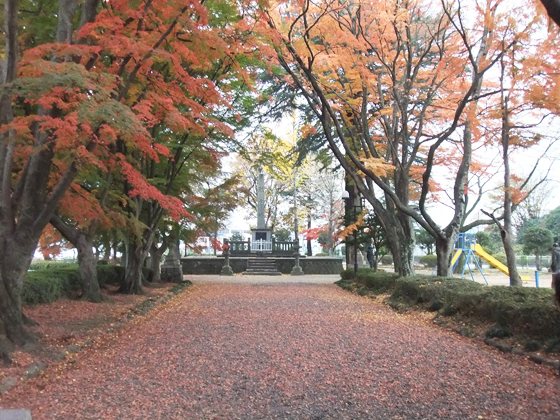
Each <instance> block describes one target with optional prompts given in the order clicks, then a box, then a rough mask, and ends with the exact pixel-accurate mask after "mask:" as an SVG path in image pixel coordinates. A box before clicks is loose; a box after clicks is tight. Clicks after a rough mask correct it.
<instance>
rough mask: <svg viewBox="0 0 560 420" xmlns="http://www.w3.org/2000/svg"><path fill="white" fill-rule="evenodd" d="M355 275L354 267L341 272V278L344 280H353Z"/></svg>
mask: <svg viewBox="0 0 560 420" xmlns="http://www.w3.org/2000/svg"><path fill="white" fill-rule="evenodd" d="M355 277H356V275H355V273H354V269H346V270H342V271H341V272H340V278H341V279H342V280H353V279H354V278H355Z"/></svg>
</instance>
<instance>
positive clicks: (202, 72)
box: [0, 0, 253, 344]
mask: <svg viewBox="0 0 560 420" xmlns="http://www.w3.org/2000/svg"><path fill="white" fill-rule="evenodd" d="M18 5H19V4H18V1H16V0H9V1H7V2H5V8H4V16H3V17H4V28H5V31H4V40H5V48H4V54H3V56H2V60H1V61H0V64H1V70H2V71H1V72H0V74H1V77H2V80H1V83H2V84H1V89H2V90H1V92H0V109H1V112H0V125H1V127H0V140H1V144H0V164H1V167H2V170H1V171H0V232H1V234H2V238H3V240H2V243H1V244H0V251H1V255H2V259H1V260H0V277H1V281H0V285H1V287H0V318H1V321H2V325H1V327H2V331H1V332H2V333H4V334H5V335H6V336H7V337H8V339H9V340H10V341H11V342H13V343H18V344H19V343H23V342H25V341H26V340H27V339H28V335H27V334H26V332H25V330H24V327H23V320H24V317H23V314H22V310H21V290H22V285H23V277H24V275H25V272H26V271H27V267H28V266H29V263H30V261H31V258H32V256H33V253H34V250H35V247H36V244H37V242H38V241H39V237H40V235H41V232H42V231H43V229H44V227H45V226H46V224H47V223H48V222H49V221H50V220H51V218H52V217H53V214H54V212H55V210H56V209H57V207H58V206H59V205H60V203H61V199H62V198H63V197H64V195H65V194H66V193H67V192H68V190H69V189H70V188H71V186H72V185H73V183H74V182H75V181H76V179H77V177H78V174H79V173H80V171H82V170H84V168H89V167H91V166H94V167H97V168H99V170H100V171H101V172H102V173H105V174H107V176H109V174H111V176H113V177H114V180H115V182H117V181H120V182H121V186H122V190H121V191H122V192H123V195H124V196H125V197H126V199H125V201H124V202H123V203H122V205H123V210H124V211H126V212H127V213H128V214H129V215H131V214H132V215H133V216H134V217H136V216H137V215H139V214H140V213H142V212H143V208H142V206H140V205H139V204H145V203H152V204H153V203H157V206H156V207H154V208H152V210H153V212H152V217H151V220H152V221H153V222H157V221H158V219H160V218H161V217H162V216H163V214H164V213H165V214H168V215H169V216H170V217H174V218H178V217H180V216H181V215H184V214H186V210H185V209H184V207H183V203H182V202H181V200H179V199H177V198H174V197H171V196H169V195H167V194H166V192H165V191H161V190H160V189H158V185H156V184H158V182H157V180H154V179H147V178H146V177H145V175H144V172H143V166H142V165H143V164H146V165H149V164H150V162H158V161H160V160H161V159H167V160H172V159H173V150H172V149H170V148H169V147H168V146H169V144H165V139H164V138H163V137H162V136H161V135H160V134H161V133H167V132H172V133H196V134H197V135H199V136H202V137H203V138H206V137H207V134H208V133H209V132H223V133H226V134H228V133H229V134H230V133H231V130H230V128H229V127H228V126H227V124H225V123H224V122H223V121H220V119H218V118H215V117H214V116H213V115H212V113H213V111H214V110H216V109H217V108H218V107H227V106H228V101H229V99H230V96H229V94H228V93H227V92H225V90H222V91H219V90H218V89H217V87H216V84H215V83H213V82H212V80H211V78H210V77H208V75H207V74H206V72H207V71H210V70H211V69H213V68H214V63H215V62H216V60H218V61H219V60H222V61H221V64H223V65H224V66H225V67H223V68H225V69H230V68H238V63H237V61H236V59H235V58H234V57H235V55H236V54H237V53H238V48H239V47H240V45H241V44H240V43H239V42H233V41H238V40H239V38H238V37H239V36H240V34H244V33H247V32H246V31H244V30H243V28H242V27H241V28H239V27H236V25H237V24H238V23H239V19H237V20H234V23H230V24H228V26H227V28H225V29H224V30H222V31H221V32H220V31H214V30H212V29H211V27H210V25H209V19H208V10H207V9H206V8H205V7H204V6H203V5H202V4H201V3H199V2H187V3H180V4H179V3H171V4H170V3H169V2H165V1H157V0H149V1H146V2H140V3H139V4H137V5H131V4H130V3H129V2H128V1H118V0H117V1H111V2H110V3H106V4H104V8H103V9H102V10H101V11H100V12H99V13H97V12H98V7H99V6H100V2H99V0H85V1H84V2H81V3H79V2H77V1H76V0H63V1H62V0H61V1H59V2H58V12H57V28H56V39H55V40H56V41H57V42H55V43H44V44H41V45H37V46H34V48H31V49H29V50H27V51H24V52H23V54H20V52H19V51H18V47H19V45H18V40H19V36H18V33H19V32H18V31H19V28H20V27H21V26H22V25H21V23H20V22H19V21H18V17H19V14H18V12H19V9H18ZM136 6H138V8H136ZM230 10H233V11H236V10H237V9H236V8H235V7H232V8H230ZM78 13H80V17H79V19H78V17H77V14H78ZM221 17H222V15H221V14H220V13H219V11H214V12H213V13H212V18H217V19H220V18H221ZM78 21H79V23H78ZM76 24H77V26H75V25H76ZM240 25H241V26H242V23H241V24H240ZM222 29H223V28H222ZM228 33H229V39H228V40H226V39H223V37H224V36H226V35H228ZM241 36H242V35H241ZM246 41H247V45H248V47H246V46H243V47H242V48H252V46H253V44H252V43H251V41H250V40H246ZM228 57H229V61H228ZM222 74H223V73H222ZM236 78H237V79H238V80H239V79H243V80H247V78H248V75H247V73H246V72H242V71H239V72H238V73H237V76H236ZM162 124H165V127H163V126H162ZM154 129H156V131H154ZM158 130H159V131H158ZM165 130H168V131H167V132H166V131H165ZM178 164H180V161H176V165H178ZM172 172H173V171H172ZM137 212H138V213H137ZM144 225H146V224H144ZM137 227H138V225H137ZM152 235H153V230H150V229H148V230H147V231H143V232H142V233H141V235H140V236H139V237H140V238H141V246H140V247H137V249H136V250H131V251H132V252H129V253H128V255H129V257H130V256H134V258H129V265H128V267H127V278H126V281H125V287H124V289H125V290H126V291H128V292H133V291H136V290H138V288H137V286H138V284H139V278H140V276H139V272H140V266H141V265H142V264H143V257H145V254H146V253H147V251H146V248H149V244H150V242H151V240H152V238H153V236H152ZM136 251H138V252H136Z"/></svg>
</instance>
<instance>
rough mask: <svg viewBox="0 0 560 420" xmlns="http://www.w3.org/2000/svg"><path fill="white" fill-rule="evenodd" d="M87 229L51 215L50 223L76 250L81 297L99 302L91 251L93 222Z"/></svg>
mask: <svg viewBox="0 0 560 420" xmlns="http://www.w3.org/2000/svg"><path fill="white" fill-rule="evenodd" d="M91 223H92V224H91V225H90V226H89V228H88V229H87V231H84V230H81V229H79V228H77V227H75V226H72V225H69V224H68V223H66V222H64V220H62V219H61V218H60V217H59V216H58V215H56V214H55V215H53V216H52V217H51V224H52V225H53V226H54V227H55V228H56V229H57V230H58V231H59V232H60V233H61V235H62V236H64V238H65V239H66V240H67V241H68V242H70V243H71V244H72V245H74V247H75V248H76V249H77V250H78V264H79V270H80V281H81V283H82V292H83V295H82V298H83V299H85V300H88V301H90V302H101V300H102V297H101V290H100V288H99V281H98V279H97V267H96V266H97V257H96V256H95V254H94V253H93V238H94V236H95V232H96V230H97V229H96V226H95V224H94V222H91Z"/></svg>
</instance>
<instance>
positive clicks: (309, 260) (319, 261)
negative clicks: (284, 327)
mask: <svg viewBox="0 0 560 420" xmlns="http://www.w3.org/2000/svg"><path fill="white" fill-rule="evenodd" d="M247 260H248V258H245V257H230V259H229V265H230V266H231V268H232V270H233V272H234V273H242V272H244V271H245V270H246V269H247ZM224 261H225V259H224V258H223V257H186V258H181V264H182V266H183V274H220V271H221V270H222V267H223V265H224ZM294 263H295V259H294V258H276V268H277V269H278V271H280V272H281V273H283V274H290V272H291V271H292V268H293V267H294ZM299 265H300V266H301V268H302V269H303V272H304V273H305V274H339V273H340V272H341V271H342V260H341V259H340V258H330V257H305V258H300V260H299Z"/></svg>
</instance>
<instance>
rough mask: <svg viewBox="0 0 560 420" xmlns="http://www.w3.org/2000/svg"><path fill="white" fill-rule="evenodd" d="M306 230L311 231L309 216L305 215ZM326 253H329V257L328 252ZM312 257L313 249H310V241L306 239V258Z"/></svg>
mask: <svg viewBox="0 0 560 420" xmlns="http://www.w3.org/2000/svg"><path fill="white" fill-rule="evenodd" d="M307 229H311V214H308V215H307ZM327 248H328V247H327ZM328 252H329V255H330V250H329V251H328ZM312 255H313V249H312V248H311V239H308V240H307V256H308V257H311V256H312Z"/></svg>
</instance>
